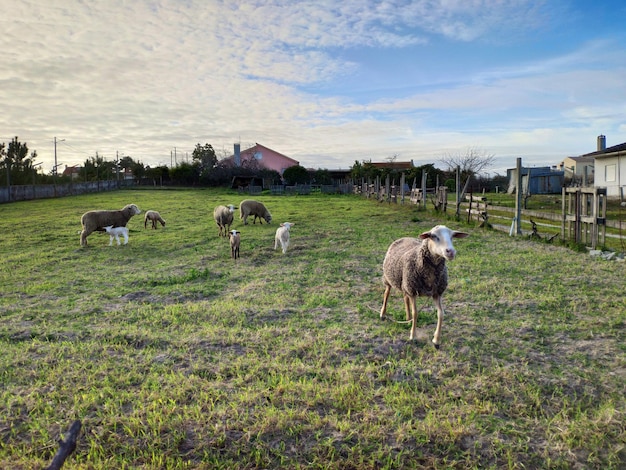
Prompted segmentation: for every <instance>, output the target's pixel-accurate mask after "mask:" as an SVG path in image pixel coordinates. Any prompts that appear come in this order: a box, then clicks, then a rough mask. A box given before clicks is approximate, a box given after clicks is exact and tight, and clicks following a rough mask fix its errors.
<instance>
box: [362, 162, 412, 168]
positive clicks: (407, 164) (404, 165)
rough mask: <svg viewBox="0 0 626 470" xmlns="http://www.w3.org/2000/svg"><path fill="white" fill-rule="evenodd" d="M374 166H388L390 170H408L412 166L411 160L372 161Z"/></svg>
mask: <svg viewBox="0 0 626 470" xmlns="http://www.w3.org/2000/svg"><path fill="white" fill-rule="evenodd" d="M372 166H374V167H375V168H389V169H392V170H410V169H411V168H414V165H413V161H410V162H372Z"/></svg>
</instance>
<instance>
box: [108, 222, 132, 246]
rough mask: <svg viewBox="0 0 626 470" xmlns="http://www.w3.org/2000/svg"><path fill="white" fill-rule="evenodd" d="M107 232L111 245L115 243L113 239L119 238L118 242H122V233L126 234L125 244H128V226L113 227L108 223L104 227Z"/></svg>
mask: <svg viewBox="0 0 626 470" xmlns="http://www.w3.org/2000/svg"><path fill="white" fill-rule="evenodd" d="M104 230H105V231H106V233H108V234H109V246H111V245H113V239H114V238H115V240H117V244H118V245H119V244H120V235H123V236H124V245H126V244H128V228H126V227H113V226H112V225H107V226H106V227H104Z"/></svg>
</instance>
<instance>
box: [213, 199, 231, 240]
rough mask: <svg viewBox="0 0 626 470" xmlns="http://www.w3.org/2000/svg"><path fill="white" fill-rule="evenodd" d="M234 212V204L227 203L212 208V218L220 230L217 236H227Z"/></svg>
mask: <svg viewBox="0 0 626 470" xmlns="http://www.w3.org/2000/svg"><path fill="white" fill-rule="evenodd" d="M234 212H235V206H233V205H232V204H229V205H228V207H226V206H217V207H216V208H215V209H214V210H213V218H214V219H215V223H216V224H217V226H218V227H219V229H220V231H219V233H218V237H221V236H222V234H223V235H224V236H225V237H227V236H228V233H229V231H230V226H231V224H232V223H233V216H234V215H233V214H234Z"/></svg>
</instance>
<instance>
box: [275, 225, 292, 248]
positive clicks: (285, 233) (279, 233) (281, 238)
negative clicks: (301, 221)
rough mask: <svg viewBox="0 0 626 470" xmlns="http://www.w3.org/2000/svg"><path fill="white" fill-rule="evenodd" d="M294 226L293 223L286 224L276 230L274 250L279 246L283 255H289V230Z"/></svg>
mask: <svg viewBox="0 0 626 470" xmlns="http://www.w3.org/2000/svg"><path fill="white" fill-rule="evenodd" d="M293 225H294V224H293V223H291V222H285V223H283V224H280V227H278V228H277V229H276V236H275V237H274V250H276V248H278V244H279V243H280V246H281V247H282V249H283V254H285V253H287V248H288V247H289V229H290V228H291V227H292V226H293Z"/></svg>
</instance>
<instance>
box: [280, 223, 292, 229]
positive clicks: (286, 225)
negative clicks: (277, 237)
mask: <svg viewBox="0 0 626 470" xmlns="http://www.w3.org/2000/svg"><path fill="white" fill-rule="evenodd" d="M280 226H281V227H285V228H286V229H287V230H289V229H290V228H291V227H293V224H292V223H291V222H284V223H282V224H280Z"/></svg>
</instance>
